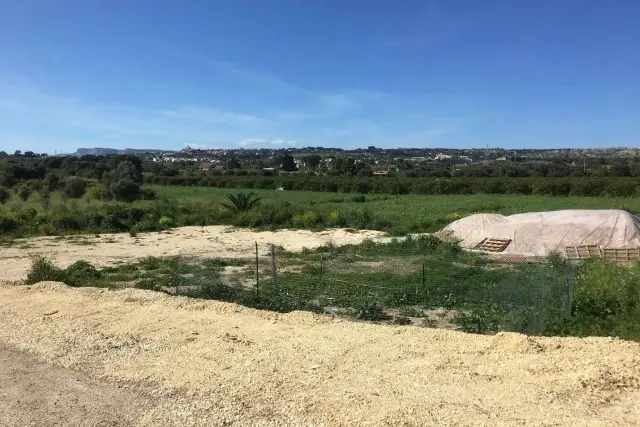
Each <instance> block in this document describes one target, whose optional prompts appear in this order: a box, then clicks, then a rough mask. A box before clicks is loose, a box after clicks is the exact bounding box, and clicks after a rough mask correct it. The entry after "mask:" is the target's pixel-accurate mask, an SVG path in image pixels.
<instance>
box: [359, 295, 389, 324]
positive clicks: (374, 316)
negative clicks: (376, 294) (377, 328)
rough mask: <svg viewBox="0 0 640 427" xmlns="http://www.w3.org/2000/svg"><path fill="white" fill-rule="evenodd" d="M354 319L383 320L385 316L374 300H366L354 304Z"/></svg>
mask: <svg viewBox="0 0 640 427" xmlns="http://www.w3.org/2000/svg"><path fill="white" fill-rule="evenodd" d="M355 309H356V312H355V317H356V318H358V319H361V320H385V319H387V315H386V314H384V311H383V310H382V306H381V305H380V303H379V302H378V301H377V300H375V299H370V298H366V299H364V300H363V301H360V302H359V303H358V304H356V307H355Z"/></svg>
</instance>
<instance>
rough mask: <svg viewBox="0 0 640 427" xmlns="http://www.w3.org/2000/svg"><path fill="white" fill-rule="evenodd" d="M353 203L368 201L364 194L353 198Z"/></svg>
mask: <svg viewBox="0 0 640 427" xmlns="http://www.w3.org/2000/svg"><path fill="white" fill-rule="evenodd" d="M351 201H352V202H353V203H364V202H366V201H367V197H366V196H365V195H364V194H358V195H357V196H354V197H352V198H351Z"/></svg>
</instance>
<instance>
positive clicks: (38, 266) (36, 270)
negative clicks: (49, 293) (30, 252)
mask: <svg viewBox="0 0 640 427" xmlns="http://www.w3.org/2000/svg"><path fill="white" fill-rule="evenodd" d="M63 280H64V272H63V271H62V270H61V269H59V268H58V267H56V266H55V265H54V264H53V263H52V262H51V261H50V260H48V259H46V258H44V257H42V256H35V257H34V258H33V260H32V261H31V267H29V271H28V272H27V279H26V280H25V284H27V285H32V284H34V283H38V282H47V281H52V282H62V281H63Z"/></svg>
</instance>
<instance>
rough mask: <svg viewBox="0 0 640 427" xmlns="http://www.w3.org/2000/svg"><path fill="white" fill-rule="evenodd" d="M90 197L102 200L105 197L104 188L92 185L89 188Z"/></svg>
mask: <svg viewBox="0 0 640 427" xmlns="http://www.w3.org/2000/svg"><path fill="white" fill-rule="evenodd" d="M89 199H91V200H102V199H104V188H102V187H90V188H89Z"/></svg>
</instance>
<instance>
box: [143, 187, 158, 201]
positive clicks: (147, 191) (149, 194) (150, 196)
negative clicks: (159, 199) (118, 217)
mask: <svg viewBox="0 0 640 427" xmlns="http://www.w3.org/2000/svg"><path fill="white" fill-rule="evenodd" d="M140 198H141V199H142V200H155V199H156V192H155V190H153V189H151V188H143V189H142V190H140Z"/></svg>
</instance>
